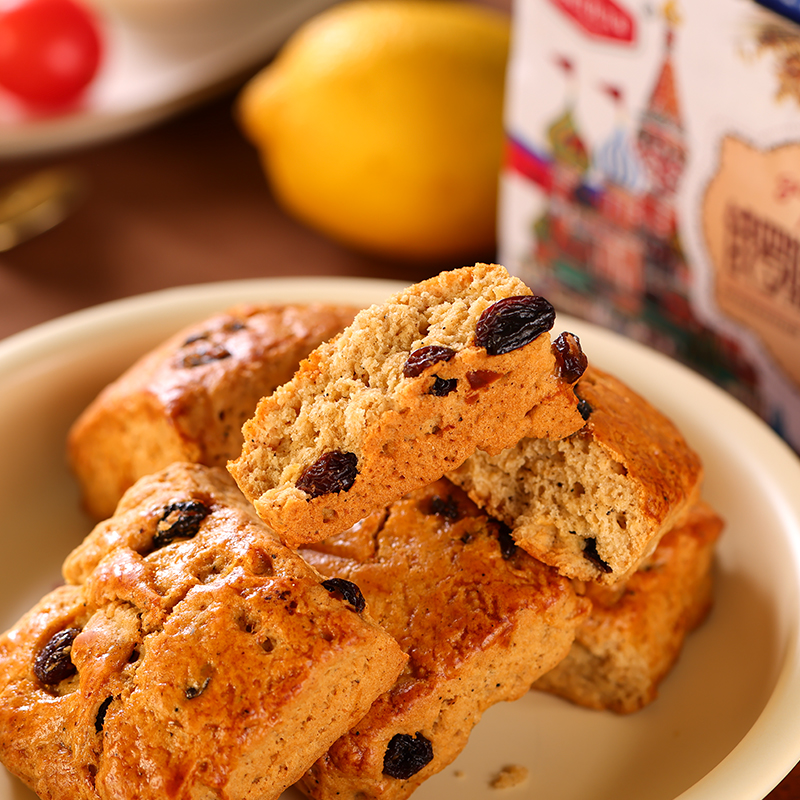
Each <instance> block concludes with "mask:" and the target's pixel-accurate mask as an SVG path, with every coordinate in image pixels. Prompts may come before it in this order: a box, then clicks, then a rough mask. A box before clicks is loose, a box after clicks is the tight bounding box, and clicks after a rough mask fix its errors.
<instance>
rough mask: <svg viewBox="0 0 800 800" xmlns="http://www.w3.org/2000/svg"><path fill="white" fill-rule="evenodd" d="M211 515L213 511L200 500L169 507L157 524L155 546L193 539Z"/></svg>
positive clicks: (187, 501)
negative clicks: (201, 524)
mask: <svg viewBox="0 0 800 800" xmlns="http://www.w3.org/2000/svg"><path fill="white" fill-rule="evenodd" d="M210 513H211V509H210V508H209V507H208V506H207V505H206V504H205V503H201V502H200V501H199V500H185V501H183V502H180V503H172V504H170V505H168V506H167V507H166V508H165V509H164V513H163V514H162V515H161V519H159V521H158V523H157V524H156V532H155V534H154V535H153V546H154V547H164V546H165V545H168V544H170V543H171V542H173V541H174V540H175V539H191V538H192V537H193V536H195V535H196V534H197V531H199V530H200V523H201V522H202V521H203V520H204V519H205V518H206V517H207V516H208V515H209V514H210Z"/></svg>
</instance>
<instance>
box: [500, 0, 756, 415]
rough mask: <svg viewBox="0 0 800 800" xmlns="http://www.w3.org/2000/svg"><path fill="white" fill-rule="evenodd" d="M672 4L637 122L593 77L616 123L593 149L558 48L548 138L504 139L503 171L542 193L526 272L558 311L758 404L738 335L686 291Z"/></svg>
mask: <svg viewBox="0 0 800 800" xmlns="http://www.w3.org/2000/svg"><path fill="white" fill-rule="evenodd" d="M671 7H672V6H671V4H669V3H668V4H667V6H666V8H667V11H666V12H665V13H664V22H665V25H664V35H663V43H662V48H663V54H662V58H661V61H660V64H659V66H658V69H657V72H656V74H655V75H654V79H653V81H652V88H651V90H650V92H649V97H648V100H647V102H646V104H645V106H644V107H643V109H642V110H641V112H640V115H639V118H638V119H636V120H631V119H630V118H629V116H628V113H627V110H626V103H625V100H626V98H625V94H624V89H623V87H621V86H619V85H615V84H613V83H603V82H602V79H599V78H598V76H593V78H592V80H591V82H589V81H587V82H586V84H585V85H583V86H581V87H580V90H581V91H593V92H597V91H599V92H601V93H602V94H603V96H604V97H605V99H607V101H608V102H609V103H612V104H613V106H614V116H615V120H616V124H615V126H614V129H613V131H612V132H611V134H610V135H609V136H608V137H607V138H606V139H605V141H602V142H600V144H599V145H598V146H597V147H595V148H594V150H591V149H590V148H589V146H588V145H587V143H586V141H585V140H584V138H583V137H582V135H581V131H580V126H579V124H578V121H577V120H576V114H575V92H576V90H577V88H576V87H577V86H578V81H577V80H576V79H575V77H576V76H575V73H576V67H575V60H574V59H572V58H570V57H569V56H568V55H558V56H556V57H555V60H556V64H557V65H558V66H559V67H560V68H561V71H562V72H563V74H564V77H565V80H564V85H565V87H566V89H565V98H564V104H563V108H562V111H561V112H560V113H559V114H558V115H557V117H556V118H555V119H554V120H552V122H551V123H550V124H549V127H548V128H547V130H546V132H545V136H544V137H543V141H544V142H545V145H544V146H542V147H540V148H536V147H532V146H531V145H530V144H528V143H523V142H520V141H518V140H516V139H514V138H513V137H510V136H509V138H508V140H507V147H506V169H510V170H512V171H514V172H516V173H517V174H518V175H520V176H522V177H523V178H524V179H527V180H528V181H531V182H533V183H534V184H536V185H537V186H538V189H539V191H540V192H541V193H542V194H543V195H544V197H545V198H546V201H545V203H544V210H543V211H542V213H541V214H540V215H539V216H537V217H536V218H535V219H533V220H531V233H532V236H531V239H530V241H531V248H530V252H529V253H528V254H527V263H526V264H525V268H526V270H527V273H526V274H528V275H533V276H534V281H535V286H536V290H537V291H539V292H541V293H542V294H544V295H545V296H546V297H547V298H548V299H549V300H550V301H551V302H552V303H553V304H554V305H555V306H556V307H557V308H558V309H559V310H561V311H564V312H566V313H570V314H574V315H575V316H580V317H582V318H584V319H587V320H590V321H592V322H595V323H597V324H600V325H603V326H605V327H608V328H612V329H614V330H616V331H618V332H620V333H623V334H625V335H627V336H630V337H631V338H634V339H636V340H638V341H641V342H644V343H645V344H648V345H650V346H652V347H654V348H655V349H658V350H661V351H662V352H666V353H668V354H669V355H671V356H672V357H673V358H675V359H677V360H679V361H681V362H683V363H684V364H686V365H687V366H690V367H692V368H693V369H695V370H697V371H698V372H700V373H702V374H704V375H705V376H706V377H708V378H709V379H711V380H713V381H714V382H715V383H717V384H719V385H721V386H723V387H725V388H726V389H728V390H729V391H731V392H733V393H734V394H736V395H737V396H738V397H739V398H740V399H741V400H742V401H744V402H745V403H746V404H748V405H750V406H751V407H756V405H757V403H758V401H757V397H758V387H757V385H756V384H757V375H756V372H755V370H754V369H753V368H752V366H751V365H750V364H749V363H748V361H747V359H746V358H745V356H744V354H743V353H742V352H741V349H740V347H739V345H738V343H737V342H736V341H734V340H733V339H728V338H726V337H725V336H724V335H722V334H721V333H720V332H719V331H717V330H714V329H712V328H710V327H708V326H706V325H704V324H703V322H702V321H701V320H700V319H698V317H697V315H696V314H695V312H694V310H693V308H692V306H691V303H690V299H689V295H690V286H691V283H692V271H691V267H690V265H689V264H688V263H687V260H686V257H685V255H684V251H683V248H682V246H681V230H680V225H679V221H678V216H677V213H676V195H677V192H678V190H679V188H680V183H681V178H682V175H683V172H684V168H685V165H686V161H687V158H688V156H689V152H688V144H687V137H686V134H685V130H684V124H683V121H682V119H681V107H680V97H679V87H678V86H677V84H676V75H675V70H674V68H673V62H672V51H673V48H674V46H675V42H676V37H677V35H678V33H679V31H678V23H679V19H678V17H677V14H675V13H670V12H669V9H670V8H671Z"/></svg>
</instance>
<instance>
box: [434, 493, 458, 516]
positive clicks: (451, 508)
mask: <svg viewBox="0 0 800 800" xmlns="http://www.w3.org/2000/svg"><path fill="white" fill-rule="evenodd" d="M431 511H432V512H433V513H434V514H438V515H439V516H440V517H445V518H446V519H452V520H456V519H458V518H459V517H460V516H461V515H460V514H459V511H458V503H457V502H456V500H455V498H454V497H446V498H442V497H438V496H437V497H434V498H433V499H432V500H431Z"/></svg>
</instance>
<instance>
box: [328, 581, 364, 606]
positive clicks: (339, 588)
mask: <svg viewBox="0 0 800 800" xmlns="http://www.w3.org/2000/svg"><path fill="white" fill-rule="evenodd" d="M322 585H323V587H324V588H325V589H327V590H328V591H329V592H330V593H331V594H334V593H338V594H340V595H341V596H342V599H343V600H344V601H345V603H349V604H350V605H351V606H353V608H354V609H355V610H356V611H358V613H359V614H360V613H361V612H362V611H363V610H364V609H365V608H366V607H367V602H366V600H364V595H363V594H361V589H359V588H358V586H356V584H354V583H353V582H352V581H346V580H345V579H344V578H328V579H327V580H325V581H322Z"/></svg>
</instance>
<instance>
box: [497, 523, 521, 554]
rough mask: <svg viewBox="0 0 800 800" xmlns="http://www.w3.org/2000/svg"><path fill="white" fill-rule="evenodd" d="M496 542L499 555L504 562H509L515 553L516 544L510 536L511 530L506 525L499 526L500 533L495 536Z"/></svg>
mask: <svg viewBox="0 0 800 800" xmlns="http://www.w3.org/2000/svg"><path fill="white" fill-rule="evenodd" d="M497 541H498V542H499V543H500V555H502V556H503V559H504V560H505V561H510V560H511V559H512V558H514V555H515V553H516V552H517V544H516V542H515V541H514V537H513V536H512V535H511V528H509V527H508V525H501V526H500V531H499V533H498V534H497Z"/></svg>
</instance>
